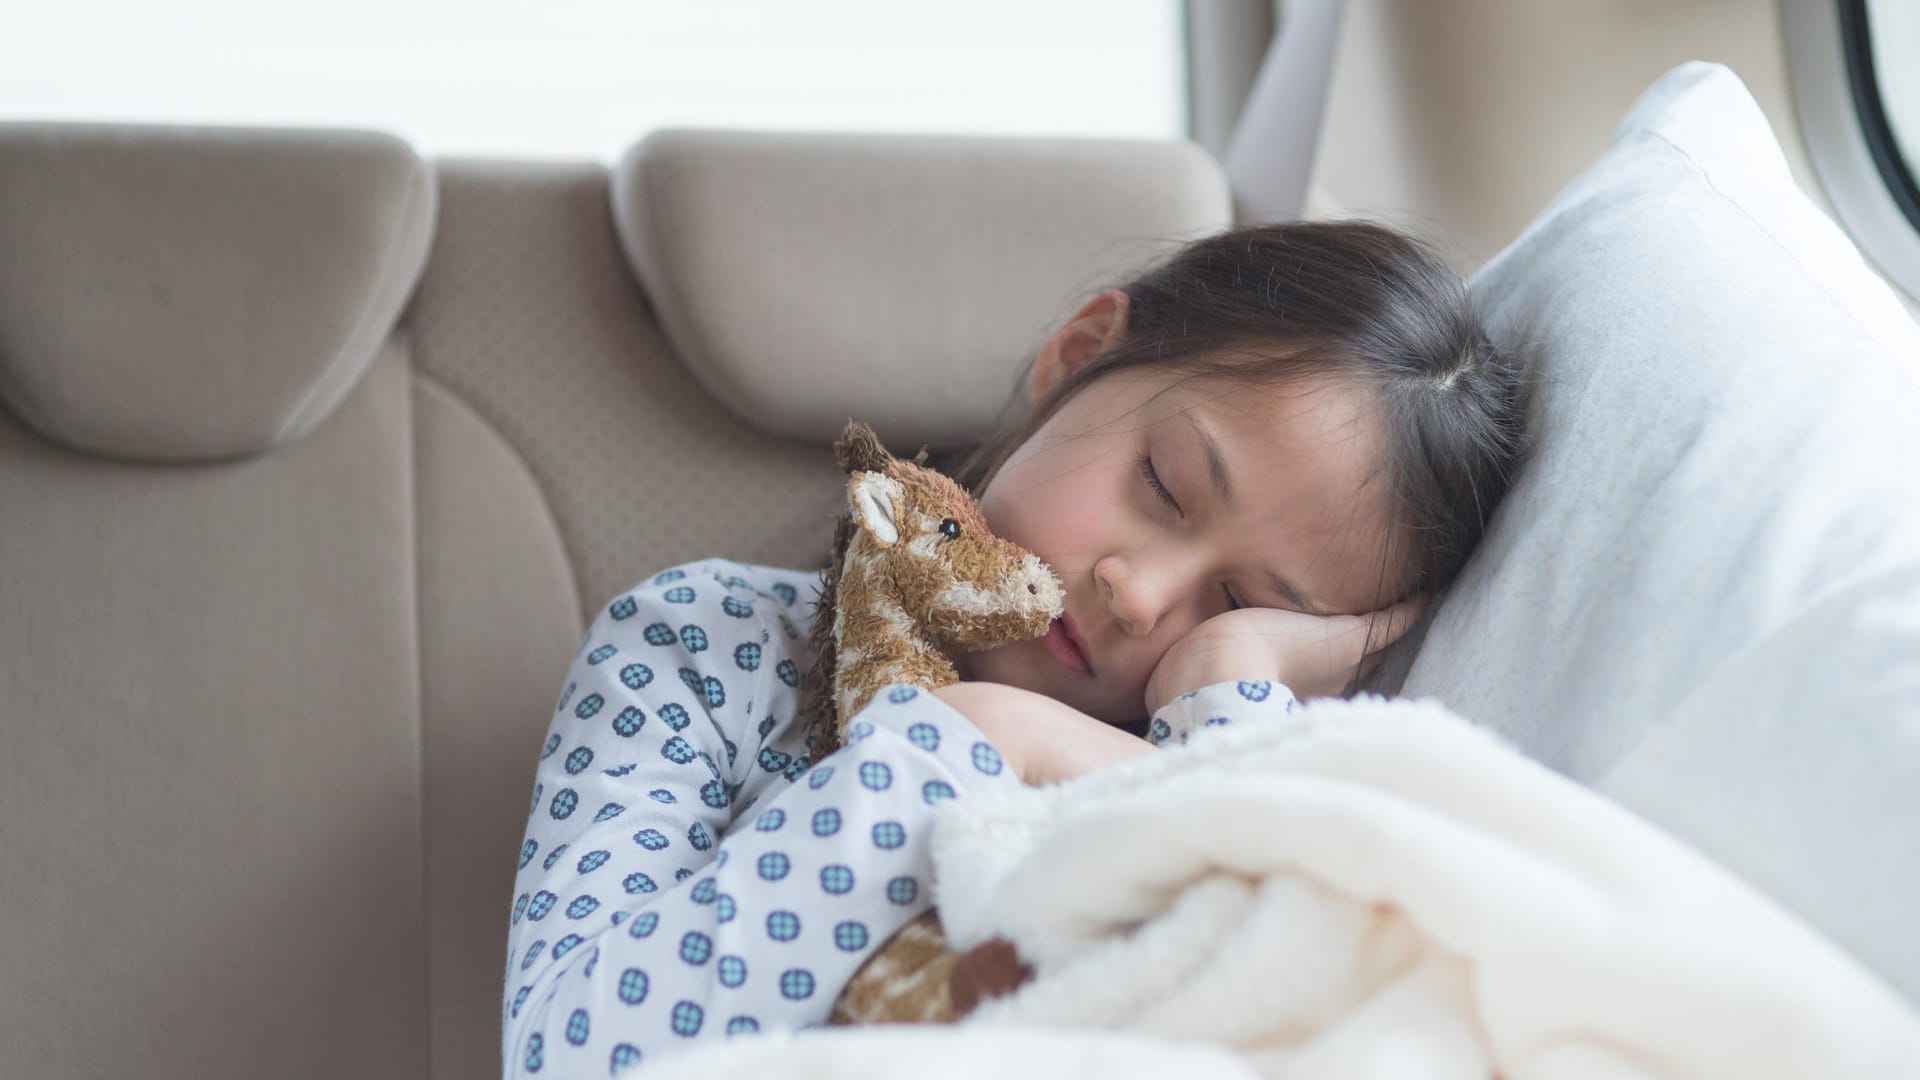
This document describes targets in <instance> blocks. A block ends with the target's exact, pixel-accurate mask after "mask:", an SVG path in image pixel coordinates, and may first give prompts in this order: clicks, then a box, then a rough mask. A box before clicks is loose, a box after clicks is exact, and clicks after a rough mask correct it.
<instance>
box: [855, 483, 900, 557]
mask: <svg viewBox="0 0 1920 1080" xmlns="http://www.w3.org/2000/svg"><path fill="white" fill-rule="evenodd" d="M898 486H899V485H898V484H897V483H895V482H894V481H892V480H889V479H888V478H887V477H886V475H885V474H883V473H877V472H862V473H855V474H854V477H853V480H852V481H851V482H850V483H848V484H847V501H848V502H850V503H851V504H852V505H853V520H854V521H855V522H857V523H858V524H859V525H860V527H861V528H863V529H865V530H867V532H868V534H870V535H871V536H872V537H873V538H874V539H875V540H877V541H879V543H880V545H881V546H882V547H891V546H893V544H894V543H896V542H897V541H899V539H900V528H899V526H898V525H897V524H895V522H894V519H893V493H892V491H890V490H889V489H890V488H895V487H898Z"/></svg>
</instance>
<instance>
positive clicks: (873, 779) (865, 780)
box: [860, 761, 893, 791]
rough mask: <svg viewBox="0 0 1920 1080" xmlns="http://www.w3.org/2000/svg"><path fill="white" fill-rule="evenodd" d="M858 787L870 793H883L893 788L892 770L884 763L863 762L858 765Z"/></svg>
mask: <svg viewBox="0 0 1920 1080" xmlns="http://www.w3.org/2000/svg"><path fill="white" fill-rule="evenodd" d="M860 786H861V787H864V788H866V789H868V790H870V791H885V790H887V788H889V787H892V786H893V770H892V769H889V768H887V766H886V763H884V762H879V761H863V762H861V763H860Z"/></svg>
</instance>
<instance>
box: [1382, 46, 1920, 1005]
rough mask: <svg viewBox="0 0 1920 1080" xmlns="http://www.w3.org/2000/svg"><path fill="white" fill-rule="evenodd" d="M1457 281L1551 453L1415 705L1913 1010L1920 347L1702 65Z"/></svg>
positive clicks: (1749, 118)
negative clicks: (1679, 847)
mask: <svg viewBox="0 0 1920 1080" xmlns="http://www.w3.org/2000/svg"><path fill="white" fill-rule="evenodd" d="M1472 288H1473V290H1474V292H1475V293H1476V295H1477V296H1478V297H1479V299H1480V301H1481V303H1482V305H1483V308H1484V310H1485V311H1486V312H1487V314H1488V316H1489V318H1490V321H1491V324H1492V327H1493V333H1494V337H1495V339H1496V341H1499V342H1501V343H1503V344H1505V345H1507V346H1509V347H1521V346H1531V347H1532V348H1533V349H1534V350H1535V351H1536V353H1537V355H1538V357H1539V360H1540V364H1541V367H1540V372H1541V383H1540V386H1539V390H1538V394H1537V397H1536V400H1535V401H1534V403H1533V409H1532V411H1531V414H1530V422H1531V424H1532V426H1533V431H1534V432H1535V435H1536V437H1537V440H1538V441H1537V447H1536V450H1535V457H1534V459H1533V460H1532V461H1531V462H1530V463H1529V464H1528V465H1527V466H1526V467H1525V469H1524V470H1523V471H1522V473H1521V475H1520V478H1519V480H1518V482H1517V484H1516V486H1515V487H1514V489H1513V491H1512V493H1511V495H1510V496H1509V497H1508V500H1507V501H1506V503H1504V504H1503V505H1502V507H1501V509H1500V511H1499V513H1498V514H1497V515H1496V516H1495V520H1494V522H1493V525H1492V528H1491V530H1490V532H1489V534H1488V537H1487V540H1486V543H1485V545H1484V547H1483V548H1482V549H1481V550H1480V551H1479V552H1478V553H1477V554H1476V556H1475V557H1474V559H1473V561H1472V562H1471V563H1470V564H1469V566H1468V568H1467V570H1466V572H1465V574H1464V575H1463V577H1462V578H1461V580H1460V582H1459V584H1458V586H1457V588H1456V589H1455V590H1454V592H1453V593H1452V594H1451V596H1450V597H1449V599H1448V600H1447V601H1446V602H1445V603H1444V604H1443V605H1441V607H1440V608H1439V610H1438V611H1437V612H1436V613H1435V615H1434V618H1433V621H1432V623H1431V625H1430V626H1429V627H1428V630H1427V633H1426V637H1425V640H1424V642H1423V643H1422V644H1421V645H1420V649H1419V653H1418V655H1417V658H1416V659H1415V660H1414V663H1413V666H1412V668H1411V669H1410V670H1409V672H1408V674H1407V677H1406V680H1405V682H1404V683H1403V685H1402V687H1401V692H1402V693H1404V694H1406V695H1409V696H1434V697H1438V698H1440V699H1441V700H1442V701H1444V702H1445V703H1446V704H1447V705H1449V706H1451V707H1452V708H1454V709H1455V710H1456V711H1458V712H1460V713H1461V714H1462V715H1465V716H1468V717H1471V718H1473V719H1474V720H1476V721H1478V722H1480V723H1482V724H1484V725H1486V726H1489V727H1491V728H1494V729H1496V730H1498V731H1500V732H1502V733H1504V734H1505V735H1507V736H1508V737H1509V738H1511V739H1513V740H1514V741H1515V742H1516V743H1517V744H1519V745H1520V746H1521V747H1522V748H1523V749H1525V750H1526V751H1527V752H1528V753H1530V754H1532V755H1534V756H1535V757H1537V758H1539V759H1540V760H1542V761H1543V762H1545V763H1546V764H1547V765H1549V766H1551V767H1553V768H1555V769H1558V770H1560V771H1561V772H1564V773H1566V774H1567V775H1569V776H1571V777H1573V778H1574V779H1576V780H1579V781H1582V782H1584V783H1586V784H1588V785H1590V786H1592V787H1594V788H1596V789H1598V790H1600V791H1601V792H1603V793H1605V794H1607V795H1610V796H1612V797H1614V798H1616V799H1618V800H1619V801H1621V802H1622V803H1624V804H1626V805H1627V806H1628V807H1630V808H1632V809H1634V810H1636V811H1638V812H1639V813H1641V814H1643V815H1644V816H1646V817H1647V818H1649V819H1651V820H1653V821H1654V822H1656V823H1658V824H1660V825H1662V826H1663V827H1665V828H1666V829H1667V830H1668V831H1670V832H1672V833H1673V834H1675V835H1677V836H1679V837H1680V838H1682V839H1683V840H1686V841H1687V842H1689V843H1691V844H1692V845H1693V846H1694V847H1695V848H1697V849H1698V850H1700V851H1702V852H1704V853H1705V854H1707V855H1708V856H1710V857H1712V858H1715V859H1716V860H1718V861H1719V862H1721V863H1722V864H1724V865H1725V866H1727V867H1728V868H1729V869H1731V870H1733V871H1735V872H1736V873H1739V874H1741V875H1743V876H1744V877H1746V878H1747V879H1748V880H1749V881H1751V882H1753V883H1754V884H1756V885H1758V886H1759V887H1760V888H1762V889H1763V890H1765V891H1767V892H1769V893H1770V894H1772V895H1773V896H1774V897H1775V898H1776V899H1778V900H1780V901H1781V902H1782V903H1783V904H1785V905H1786V906H1787V907H1789V908H1790V909H1792V910H1794V911H1796V912H1797V913H1799V914H1800V916H1801V917H1802V918H1803V919H1805V920H1806V921H1807V922H1808V923H1810V924H1811V925H1813V926H1815V927H1816V928H1819V929H1821V930H1823V931H1824V932H1825V933H1827V934H1828V935H1829V936H1830V937H1831V938H1833V939H1834V940H1835V941H1836V942H1838V943H1839V944H1840V945H1842V946H1843V947H1845V948H1847V949H1849V950H1851V951H1852V952H1853V953H1854V955H1856V956H1857V957H1859V958H1860V959H1861V960H1862V961H1863V962H1864V963H1865V964H1866V965H1867V966H1868V967H1869V968H1872V969H1874V970H1876V971H1878V972H1880V973H1881V974H1882V975H1883V976H1885V977H1886V978H1887V979H1888V980H1889V981H1890V982H1891V983H1893V985H1894V986H1895V987H1897V988H1898V989H1899V990H1901V991H1902V992H1903V993H1905V994H1906V995H1907V996H1908V997H1909V998H1911V999H1914V1000H1920V916H1916V911H1920V907H1916V903H1917V898H1920V330H1916V327H1915V326H1914V324H1913V322H1912V320H1911V319H1910V318H1909V316H1908V315H1907V313H1906V310H1905V309H1904V308H1903V307H1902V306H1901V304H1900V303H1899V301H1898V300H1897V299H1896V298H1895V297H1894V296H1893V294H1892V292H1891V291H1890V290H1889V289H1888V288H1887V287H1886V286H1885V285H1884V284H1883V283H1882V282H1881V281H1880V280H1879V279H1878V278H1877V277H1876V276H1875V275H1874V273H1873V272H1872V271H1871V270H1870V269H1869V268H1868V267H1867V265H1866V264H1865V263H1864V262H1863V261H1862V260H1861V257H1860V255H1859V253H1858V252H1857V251H1856V250H1855V249H1854V248H1853V246H1852V244H1851V243H1849V242H1848V241H1847V239H1846V238H1845V236H1844V235H1843V234H1842V233H1841V232H1840V231H1839V230H1838V229H1837V228H1836V227H1835V226H1834V225H1833V224H1832V223H1831V222H1829V221H1828V220H1827V218H1826V217H1825V216H1824V215H1823V214H1822V213H1821V212H1820V211H1819V210H1818V209H1817V208H1816V207H1815V206H1814V205H1813V204H1812V203H1810V202H1809V201H1808V200H1807V199H1806V197H1805V196H1804V195H1803V194H1802V193H1801V192H1800V191H1799V190H1798V189H1797V188H1796V187H1795V186H1794V182H1793V180H1792V177H1791V175H1790V174H1789V172H1788V170H1787V165H1786V161H1785V159H1784V158H1783V157H1782V156H1781V153H1780V150H1779V147H1778V146H1777V144H1776V143H1775V142H1774V139H1773V135H1772V132H1771V131H1770V130H1769V129H1768V127H1767V123H1766V119H1765V117H1764V116H1763V115H1762V114H1761V112H1760V110H1759V108H1758V107H1757V106H1756V105H1755V104H1754V102H1753V99H1752V97H1751V96H1750V95H1749V94H1748V93H1747V91H1746V88H1745V87H1744V86H1743V85H1741V83H1740V81H1739V79H1737V78H1736V77H1735V76H1734V75H1733V73H1732V72H1730V71H1728V70H1727V69H1726V68H1724V67H1721V66H1718V65H1712V64H1701V63H1689V64H1685V65H1682V66H1681V67H1679V68H1676V69H1675V70H1673V71H1672V72H1669V73H1668V74H1667V75H1666V76H1664V77H1662V78H1661V79H1660V80H1659V81H1658V82H1657V83H1655V84H1654V85H1653V87H1652V88H1651V89H1649V90H1648V91H1647V92H1646V94H1645V95H1643V96H1642V97H1641V99H1640V101H1639V102H1638V103H1637V104H1636V105H1635V106H1634V108H1633V110H1632V112H1630V113H1629V114H1628V115H1627V117H1626V119H1625V120H1624V121H1623V122H1622V124H1621V125H1620V128H1619V129H1618V131H1617V132H1616V133H1615V137H1614V143H1613V146H1612V148H1611V149H1610V150H1608V151H1607V153H1606V154H1605V155H1603V156H1602V157H1601V158H1600V160H1599V161H1598V162H1596V163H1595V164H1594V165H1593V166H1592V167H1591V168H1589V169H1588V170H1587V171H1586V172H1585V173H1584V174H1582V175H1581V176H1580V177H1579V178H1578V179H1576V180H1575V181H1574V182H1573V183H1572V184H1571V185H1569V186H1568V187H1567V188H1566V190H1564V191H1562V192H1561V193H1560V195H1559V196H1558V197H1556V198H1555V199H1554V201H1553V203H1552V204H1551V205H1550V206H1548V208H1547V209H1546V211H1545V212H1543V213H1542V214H1541V215H1540V217H1539V218H1537V219H1536V220H1535V221H1534V222H1533V223H1532V224H1531V225H1530V226H1529V227H1528V228H1527V230H1526V231H1525V232H1524V233H1523V234H1522V235H1521V236H1520V238H1519V239H1518V240H1516V241H1515V242H1514V243H1513V244H1512V245H1511V246H1510V247H1508V248H1507V250H1506V251H1504V252H1502V253H1501V254H1500V255H1499V256H1498V257H1497V258H1495V259H1494V260H1493V261H1492V262H1491V263H1489V264H1488V265H1487V266H1486V267H1485V268H1484V269H1482V270H1481V271H1480V273H1478V274H1477V275H1475V277H1474V279H1473V281H1472Z"/></svg>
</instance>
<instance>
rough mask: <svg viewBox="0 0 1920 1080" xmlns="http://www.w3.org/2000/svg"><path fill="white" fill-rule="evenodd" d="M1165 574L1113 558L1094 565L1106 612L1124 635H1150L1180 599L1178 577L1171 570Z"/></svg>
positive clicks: (1095, 578) (1168, 568)
mask: <svg viewBox="0 0 1920 1080" xmlns="http://www.w3.org/2000/svg"><path fill="white" fill-rule="evenodd" d="M1164 571H1165V572H1160V571H1156V570H1155V569H1154V568H1153V567H1150V566H1135V565H1129V564H1124V563H1122V562H1120V560H1118V559H1115V558H1107V559H1102V560H1100V561H1099V562H1098V563H1095V564H1094V567H1093V577H1094V581H1095V582H1096V583H1097V584H1099V586H1100V587H1101V590H1102V591H1103V592H1105V593H1106V597H1107V609H1108V610H1109V611H1111V612H1112V613H1113V618H1114V621H1115V622H1118V623H1119V624H1120V627H1121V629H1123V630H1125V631H1126V632H1127V636H1129V637H1146V636H1147V635H1148V634H1151V633H1153V629H1154V627H1156V626H1158V625H1159V623H1160V618H1161V616H1162V615H1164V614H1165V613H1166V611H1167V609H1168V608H1169V606H1170V605H1172V604H1173V603H1174V602H1176V600H1177V598H1178V597H1179V595H1180V592H1179V582H1178V581H1176V580H1175V578H1177V577H1178V575H1177V574H1176V573H1173V572H1172V568H1171V567H1167V568H1164Z"/></svg>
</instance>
